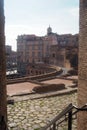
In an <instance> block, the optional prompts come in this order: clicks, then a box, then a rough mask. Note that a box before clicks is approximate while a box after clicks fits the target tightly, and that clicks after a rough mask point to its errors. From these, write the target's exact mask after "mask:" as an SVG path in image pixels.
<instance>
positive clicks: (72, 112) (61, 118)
mask: <svg viewBox="0 0 87 130" xmlns="http://www.w3.org/2000/svg"><path fill="white" fill-rule="evenodd" d="M79 111H87V104H86V105H84V106H82V107H81V108H78V107H76V106H74V105H72V103H71V104H69V105H68V106H67V107H66V108H65V109H64V110H63V111H62V112H61V113H60V114H59V115H57V116H56V117H55V118H54V119H53V120H51V121H50V123H49V124H47V125H46V126H45V127H43V128H41V129H40V130H58V128H59V125H60V124H62V123H64V122H65V121H67V123H68V124H67V130H72V121H73V120H74V119H76V117H74V118H73V116H76V114H77V113H78V112H79Z"/></svg>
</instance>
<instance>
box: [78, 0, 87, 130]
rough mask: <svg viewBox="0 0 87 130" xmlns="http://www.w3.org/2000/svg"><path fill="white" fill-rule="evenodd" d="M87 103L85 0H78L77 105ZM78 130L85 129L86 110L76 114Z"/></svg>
mask: <svg viewBox="0 0 87 130" xmlns="http://www.w3.org/2000/svg"><path fill="white" fill-rule="evenodd" d="M86 103H87V0H80V35H79V87H78V105H79V106H80V107H81V106H82V105H85V104H86ZM78 130H87V112H80V113H79V114H78Z"/></svg>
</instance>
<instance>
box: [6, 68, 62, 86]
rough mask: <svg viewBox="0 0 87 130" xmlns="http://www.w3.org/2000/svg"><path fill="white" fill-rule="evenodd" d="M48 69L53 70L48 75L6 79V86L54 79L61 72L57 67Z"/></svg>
mask: <svg viewBox="0 0 87 130" xmlns="http://www.w3.org/2000/svg"><path fill="white" fill-rule="evenodd" d="M49 68H52V70H54V71H52V72H49V73H45V74H40V75H35V76H29V77H23V78H16V79H8V80H7V84H12V83H20V82H26V81H28V80H38V81H39V80H41V79H46V78H52V77H55V76H57V75H58V74H60V73H61V72H62V69H61V68H60V67H57V66H49Z"/></svg>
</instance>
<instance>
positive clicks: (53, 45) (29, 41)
mask: <svg viewBox="0 0 87 130" xmlns="http://www.w3.org/2000/svg"><path fill="white" fill-rule="evenodd" d="M72 46H78V34H77V35H71V34H65V35H58V34H57V33H53V32H52V28H51V27H50V26H49V27H48V28H47V35H46V36H41V37H40V36H36V35H20V36H18V37H17V63H18V72H19V73H22V74H24V75H25V74H26V68H27V66H29V65H30V64H34V63H38V64H39V63H45V64H54V65H60V66H65V57H66V56H65V55H66V54H65V52H66V51H65V50H64V49H66V47H67V48H68V47H69V48H70V47H72Z"/></svg>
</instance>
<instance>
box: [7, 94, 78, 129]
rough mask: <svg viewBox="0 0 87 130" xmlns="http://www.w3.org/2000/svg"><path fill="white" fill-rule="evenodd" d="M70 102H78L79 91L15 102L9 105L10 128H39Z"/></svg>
mask: <svg viewBox="0 0 87 130" xmlns="http://www.w3.org/2000/svg"><path fill="white" fill-rule="evenodd" d="M69 103H73V104H75V105H76V104H77V93H74V94H69V95H64V96H56V97H51V98H41V99H35V100H30V99H29V100H26V101H20V102H15V104H14V105H8V127H9V130H39V128H41V127H44V126H45V125H46V124H47V123H49V121H50V120H52V119H53V118H54V117H55V116H56V115H57V114H59V113H60V112H61V111H62V110H63V109H64V108H65V107H66V106H67V105H68V104H69Z"/></svg>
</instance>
